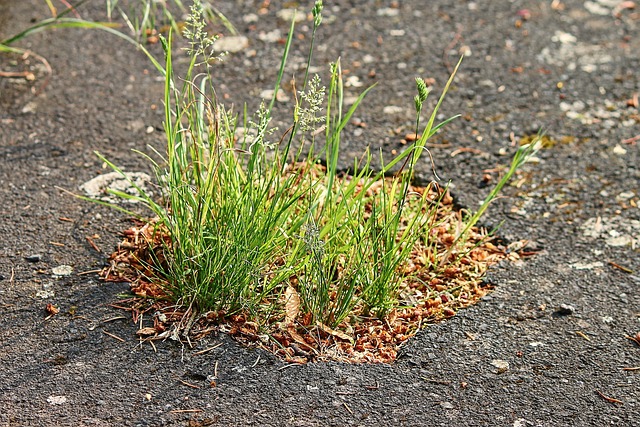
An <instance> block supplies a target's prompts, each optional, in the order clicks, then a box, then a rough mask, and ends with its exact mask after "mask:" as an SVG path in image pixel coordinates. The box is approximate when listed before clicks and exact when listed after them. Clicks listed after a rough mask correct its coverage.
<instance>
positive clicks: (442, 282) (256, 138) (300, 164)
mask: <svg viewBox="0 0 640 427" xmlns="http://www.w3.org/2000/svg"><path fill="white" fill-rule="evenodd" d="M114 3H115V2H113V3H111V5H110V6H109V7H110V8H112V7H113V4H114ZM147 4H149V3H147ZM110 10H113V9H110ZM203 16H204V9H203V6H202V3H201V2H200V1H197V0H196V1H194V2H193V6H192V8H191V14H190V18H189V20H187V22H186V23H185V25H184V27H183V28H181V29H182V30H184V31H183V34H184V35H185V37H186V38H187V42H188V45H189V46H188V53H189V55H190V63H189V65H188V67H187V71H186V73H185V74H184V75H183V76H177V75H176V73H175V71H174V67H173V62H172V53H173V52H172V50H173V42H172V34H173V32H172V31H170V32H169V35H168V37H167V38H166V40H165V39H164V38H163V37H160V40H161V42H162V44H163V48H164V51H165V62H164V64H160V63H159V62H157V61H155V60H154V59H153V57H152V56H151V55H149V54H148V52H146V50H145V53H147V55H148V56H149V57H150V58H151V59H152V61H154V64H155V66H156V68H157V69H158V70H159V71H160V72H161V73H162V74H163V75H164V76H165V90H164V105H165V111H164V113H165V123H164V126H165V133H166V141H167V146H166V153H156V154H157V156H155V158H151V157H147V158H148V160H149V161H150V162H152V164H153V167H154V169H155V172H156V175H157V180H158V183H159V186H160V188H161V189H162V197H161V198H160V199H156V198H154V197H152V196H151V195H149V194H147V193H145V192H144V190H143V189H142V188H140V187H137V186H136V185H135V183H134V182H131V185H132V186H133V187H135V188H136V190H137V194H136V195H135V196H131V195H129V194H124V193H118V192H114V194H116V195H118V196H121V197H123V198H128V199H136V200H138V201H140V202H142V203H144V204H145V205H146V206H147V207H148V208H149V209H150V210H151V211H152V212H153V214H154V215H155V218H154V219H152V220H150V221H145V222H144V224H141V225H142V226H141V227H134V228H132V229H130V230H127V232H126V233H125V234H126V236H127V237H126V240H125V242H124V243H125V244H123V245H121V246H120V248H119V249H118V251H116V252H115V253H114V254H113V255H112V258H111V265H110V267H109V268H108V269H107V270H106V271H105V272H104V276H105V278H106V279H107V280H123V279H126V280H131V281H132V282H133V283H132V290H133V291H134V293H136V294H137V295H138V296H145V297H150V301H151V302H150V304H149V305H147V308H146V309H147V310H151V309H152V310H153V311H156V316H155V317H154V329H153V330H154V331H155V336H154V337H150V339H157V338H162V337H169V336H172V337H175V336H176V335H175V334H176V333H177V332H180V333H184V334H186V335H187V334H189V333H191V334H195V335H196V336H198V334H204V333H206V332H207V331H210V330H211V327H210V326H208V325H210V321H212V320H215V321H217V322H219V323H220V324H222V325H223V326H221V327H222V328H227V329H226V330H227V331H228V332H229V333H231V334H232V335H235V336H237V337H240V338H242V339H244V340H247V341H252V342H255V343H258V345H261V346H263V347H265V348H268V349H269V350H271V351H273V352H275V353H277V354H279V355H281V356H282V357H284V358H286V359H288V360H291V361H299V362H301V361H308V360H321V359H325V358H328V359H339V360H349V361H386V362H388V361H392V360H393V359H394V357H395V352H396V351H397V348H398V346H399V345H401V344H402V343H403V342H405V341H406V339H408V338H409V337H410V336H412V335H413V334H414V333H415V332H416V331H417V330H419V329H420V327H421V325H422V324H423V322H428V321H433V320H438V319H441V318H444V317H448V316H451V315H453V314H454V313H455V311H454V310H455V309H457V308H460V307H464V306H466V305H469V304H471V303H473V302H474V301H476V300H477V299H478V298H479V297H481V296H482V295H483V294H484V293H485V292H486V289H484V288H483V287H482V285H481V283H480V282H481V279H482V276H483V274H484V272H485V271H486V268H487V267H488V265H490V264H491V263H492V262H495V261H496V260H498V259H501V258H503V257H504V254H503V252H502V251H501V250H500V249H499V248H497V247H496V246H494V245H493V244H492V243H491V242H490V241H489V239H488V236H487V235H486V233H485V232H484V231H483V230H481V229H478V228H476V227H475V225H476V224H477V222H478V220H479V218H480V217H481V215H482V214H483V213H484V212H485V211H486V209H487V207H488V206H489V204H490V203H491V201H492V200H493V199H495V197H497V195H498V193H499V191H500V190H501V188H502V187H503V186H504V185H505V184H506V182H507V181H508V180H509V179H510V178H511V176H512V175H513V173H514V172H515V171H516V169H517V168H519V167H520V166H521V165H522V164H523V163H524V162H526V161H527V159H528V158H529V157H531V156H532V155H533V154H534V153H535V151H536V150H537V149H538V144H537V143H536V141H534V142H532V143H531V144H528V145H525V146H522V147H520V148H519V150H518V152H517V153H516V155H515V157H514V159H513V161H512V164H511V166H510V168H509V170H508V172H507V173H506V174H505V175H504V176H503V178H502V179H501V180H500V181H499V183H498V184H497V186H496V188H495V189H494V190H493V191H492V192H491V193H490V194H489V195H488V196H487V198H486V200H485V201H484V203H483V204H482V206H481V207H480V208H479V209H478V211H477V212H475V213H472V214H470V215H465V214H463V213H462V212H457V211H455V210H454V209H453V204H452V200H451V197H450V195H449V193H448V190H447V188H446V186H444V187H442V186H441V185H439V184H438V183H437V182H435V181H434V182H432V183H431V184H429V185H427V186H426V187H417V186H414V185H413V183H412V180H413V177H414V172H415V168H416V165H417V164H418V161H419V160H420V159H421V158H422V157H424V156H425V155H428V156H429V157H431V156H430V153H429V151H428V149H427V148H426V147H427V141H428V140H429V139H430V138H431V137H432V136H433V135H434V134H435V133H436V132H437V131H438V130H439V129H440V128H441V127H442V126H444V125H445V124H446V123H448V122H449V121H450V120H452V119H453V118H451V119H448V120H445V121H444V122H442V123H438V124H436V116H437V113H438V111H439V109H440V106H441V105H442V102H443V100H444V97H445V95H446V93H447V91H448V90H449V87H450V85H451V83H452V81H453V79H454V76H455V73H456V71H457V70H458V67H459V65H460V63H458V65H457V66H456V67H455V70H454V71H453V74H452V75H451V76H450V78H449V80H448V81H447V83H446V85H445V87H444V89H443V92H442V94H441V96H440V98H439V99H438V101H437V103H436V105H435V107H434V109H433V111H432V112H431V114H430V115H429V116H428V119H427V121H426V124H425V125H422V114H423V107H424V105H425V102H426V101H427V99H428V97H429V95H430V90H429V88H428V87H427V85H426V84H425V82H424V81H423V80H422V79H419V78H418V79H416V88H417V95H416V96H415V98H414V104H415V109H416V123H415V127H416V128H415V133H416V135H418V137H417V139H416V140H415V141H414V142H413V144H412V145H411V146H409V147H408V148H407V149H406V150H405V151H404V152H402V153H401V154H399V155H397V156H396V157H395V158H393V159H391V161H389V162H386V163H385V162H384V159H383V157H382V153H371V152H369V151H366V152H365V153H363V156H362V157H361V158H360V159H359V160H356V161H354V164H353V167H352V168H351V174H350V175H349V176H344V175H341V173H340V171H339V169H338V158H339V155H340V151H341V150H340V147H341V139H342V133H343V131H344V129H345V127H346V126H347V125H348V124H349V122H350V121H351V118H352V116H353V114H354V112H355V111H356V109H357V108H358V107H359V105H360V103H361V102H362V101H363V99H364V98H365V96H366V95H367V93H368V92H369V90H371V88H368V89H366V90H365V91H364V92H363V93H362V94H361V95H360V96H359V97H358V98H357V100H356V101H355V102H354V104H353V105H351V106H350V107H349V108H347V107H346V106H345V105H344V103H343V99H344V92H343V75H342V69H341V64H340V61H339V60H338V61H336V62H335V63H333V64H331V67H330V69H329V77H328V85H327V86H325V85H324V84H323V83H322V80H321V78H320V77H319V76H317V75H313V76H310V75H309V74H305V75H304V78H303V79H302V85H301V90H300V91H299V92H298V93H297V94H296V102H295V105H294V109H293V112H292V124H291V127H290V128H289V129H288V130H287V131H286V132H284V133H280V134H278V133H277V130H275V129H274V128H272V127H271V126H270V122H271V117H272V112H273V109H274V105H275V100H276V97H277V94H278V90H279V88H280V83H281V81H282V79H283V77H284V69H285V64H286V61H287V57H288V53H289V50H290V47H291V44H292V40H293V34H294V31H293V30H294V24H293V22H294V21H295V20H293V21H292V24H291V29H290V31H289V36H288V38H287V41H286V43H285V48H284V54H283V57H282V61H281V65H280V69H279V72H278V75H277V77H276V82H275V91H274V94H273V97H272V99H271V102H270V103H269V104H263V105H261V107H260V108H259V110H258V111H257V112H256V113H255V114H254V116H253V117H249V115H248V114H247V112H246V109H245V111H244V112H243V114H242V115H241V116H239V115H238V114H236V113H234V112H233V111H230V110H229V109H227V108H226V107H225V106H224V105H223V104H222V103H220V102H219V100H218V98H217V97H216V91H215V82H214V81H213V79H212V74H211V67H213V66H214V64H215V62H216V61H217V60H219V59H220V56H219V54H218V53H216V52H213V51H212V50H211V47H212V43H213V39H212V38H210V37H209V36H208V35H207V33H206V31H205V29H204V28H205V27H204V24H203V23H202V20H203V19H204V18H203ZM313 17H314V20H313V30H312V37H311V46H310V49H309V55H308V60H307V67H306V69H307V70H309V68H310V65H311V63H312V57H313V43H314V40H315V34H316V31H317V30H318V28H319V26H320V24H321V21H322V1H319V0H318V1H316V2H315V5H314V8H313ZM70 19H71V18H69V19H67V20H61V18H59V19H58V21H57V22H52V23H49V25H51V26H74V25H75V24H74V22H75V21H71V20H70ZM128 22H129V26H130V27H131V28H132V30H134V32H137V33H139V32H140V29H141V28H143V27H144V26H143V25H142V24H141V22H142V23H144V22H145V20H144V19H143V20H142V21H139V22H138V23H134V22H132V21H130V20H129V21H128ZM78 25H79V24H78ZM101 28H102V29H107V30H108V31H110V32H113V33H118V34H117V35H119V36H120V37H125V38H127V39H128V40H129V41H132V39H131V38H130V37H129V36H124V35H123V34H122V33H120V32H118V31H116V30H113V29H110V28H109V27H104V26H103V27H101ZM36 30H37V29H36ZM26 34H29V32H28V31H27V32H25V33H24V34H23V35H22V36H24V35H26ZM18 38H20V36H19V37H18ZM14 40H17V39H10V40H9V42H12V41H14ZM8 44H9V43H6V45H8ZM303 146H306V150H303V149H302V147H303ZM303 153H306V154H303ZM98 155H99V154H98ZM378 155H379V156H380V162H381V164H382V167H381V168H379V169H378V170H374V169H373V168H372V159H373V158H374V156H378ZM99 156H100V155H99ZM100 158H102V159H103V160H104V161H105V162H106V163H107V164H108V165H109V166H110V167H111V168H113V170H115V171H116V172H119V173H121V174H122V176H123V177H125V178H126V175H125V174H124V172H123V171H122V170H121V169H120V168H118V166H117V165H114V164H112V163H111V162H109V161H108V160H107V159H105V158H104V157H102V156H100ZM321 160H322V161H321ZM430 163H431V165H432V167H433V168H434V173H435V166H434V165H433V161H432V160H431V162H430ZM119 209H122V208H119ZM132 267H133V268H132ZM177 307H178V308H177ZM171 320H174V321H178V322H175V323H173V326H174V328H181V330H180V331H177V330H176V329H174V330H173V331H171V330H170V329H166V328H168V327H169V324H171ZM225 325H226V326H225ZM165 329H166V330H165Z"/></svg>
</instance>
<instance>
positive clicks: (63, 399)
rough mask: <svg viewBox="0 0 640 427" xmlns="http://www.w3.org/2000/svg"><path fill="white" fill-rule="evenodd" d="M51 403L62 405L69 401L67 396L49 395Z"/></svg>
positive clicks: (48, 398) (48, 400)
mask: <svg viewBox="0 0 640 427" xmlns="http://www.w3.org/2000/svg"><path fill="white" fill-rule="evenodd" d="M47 402H49V405H62V404H64V403H66V402H67V397H66V396H49V397H47Z"/></svg>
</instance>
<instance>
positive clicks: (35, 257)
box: [24, 254, 42, 262]
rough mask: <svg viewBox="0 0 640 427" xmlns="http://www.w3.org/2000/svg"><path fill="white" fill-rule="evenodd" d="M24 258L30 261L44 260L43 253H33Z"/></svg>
mask: <svg viewBox="0 0 640 427" xmlns="http://www.w3.org/2000/svg"><path fill="white" fill-rule="evenodd" d="M24 259H26V260H27V261H29V262H40V261H42V255H40V254H33V255H29V256H26V257H24Z"/></svg>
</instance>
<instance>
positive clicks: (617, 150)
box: [613, 144, 627, 156]
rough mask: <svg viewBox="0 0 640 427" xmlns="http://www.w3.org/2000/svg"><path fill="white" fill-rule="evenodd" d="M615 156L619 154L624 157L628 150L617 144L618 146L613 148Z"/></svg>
mask: <svg viewBox="0 0 640 427" xmlns="http://www.w3.org/2000/svg"><path fill="white" fill-rule="evenodd" d="M613 154H617V155H618V156H624V155H625V154H627V150H626V149H624V148H622V146H621V145H620V144H616V146H615V147H613Z"/></svg>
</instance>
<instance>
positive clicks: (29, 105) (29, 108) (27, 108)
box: [21, 101, 38, 114]
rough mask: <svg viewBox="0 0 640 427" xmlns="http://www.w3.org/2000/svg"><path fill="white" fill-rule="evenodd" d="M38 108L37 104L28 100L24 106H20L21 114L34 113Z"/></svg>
mask: <svg viewBox="0 0 640 427" xmlns="http://www.w3.org/2000/svg"><path fill="white" fill-rule="evenodd" d="M37 109H38V104H36V103H35V102H33V101H32V102H28V103H27V104H26V105H25V106H24V107H22V110H21V111H22V114H28V113H35V112H36V110H37Z"/></svg>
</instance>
